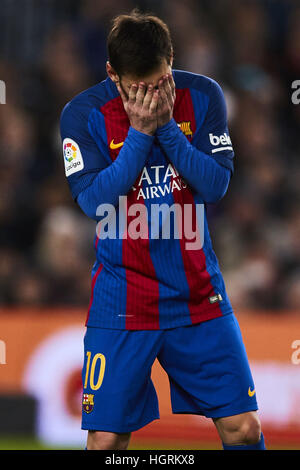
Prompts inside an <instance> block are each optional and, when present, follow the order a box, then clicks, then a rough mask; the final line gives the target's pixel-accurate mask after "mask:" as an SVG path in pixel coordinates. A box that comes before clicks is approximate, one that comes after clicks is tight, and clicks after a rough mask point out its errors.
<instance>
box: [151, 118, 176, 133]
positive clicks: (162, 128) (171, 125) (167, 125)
mask: <svg viewBox="0 0 300 470" xmlns="http://www.w3.org/2000/svg"><path fill="white" fill-rule="evenodd" d="M174 128H178V126H177V123H176V121H175V119H174V118H173V117H172V118H171V119H170V120H169V121H168V122H166V123H164V124H161V125H160V126H158V127H157V129H156V133H157V134H163V133H164V132H167V131H169V130H170V129H174Z"/></svg>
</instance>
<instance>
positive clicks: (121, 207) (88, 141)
mask: <svg viewBox="0 0 300 470" xmlns="http://www.w3.org/2000/svg"><path fill="white" fill-rule="evenodd" d="M173 77H174V81H175V85H176V100H175V105H174V113H173V119H172V120H171V121H170V122H169V123H168V124H166V125H165V126H163V127H161V128H158V129H157V132H156V134H155V135H154V136H149V135H146V134H143V133H141V132H138V131H136V130H135V129H133V128H132V127H131V126H130V122H129V119H128V116H127V114H126V112H125V109H124V106H123V103H122V99H121V97H120V95H119V93H118V91H117V88H116V86H115V84H114V83H113V82H112V80H111V79H110V78H107V79H106V80H104V81H103V82H101V83H99V84H97V85H95V86H93V87H91V88H89V89H88V90H85V91H84V92H82V93H80V94H79V95H77V96H76V97H75V98H74V99H73V100H72V101H70V102H69V103H68V104H67V105H66V106H65V108H64V110H63V112H62V115H61V137H62V141H63V155H64V163H65V173H66V177H67V180H68V183H69V187H70V190H71V193H72V196H73V198H74V200H76V201H77V203H78V204H79V206H80V207H81V208H82V210H83V211H84V212H85V213H86V214H87V215H88V216H89V217H91V218H92V219H94V220H95V221H96V223H97V230H96V235H95V243H94V246H95V253H96V261H95V263H94V266H93V268H92V281H91V299H90V304H89V307H88V315H87V321H86V325H88V326H94V327H102V328H117V329H130V330H145V329H147V330H148V329H153V330H157V329H167V328H174V327H177V326H183V325H191V324H195V323H199V322H202V321H206V320H209V319H212V318H216V317H219V316H222V315H226V314H229V313H231V312H232V307H231V304H230V301H229V298H228V296H227V293H226V289H225V285H224V280H223V276H222V273H221V271H220V268H219V264H218V260H217V257H216V255H215V252H214V250H213V247H212V243H211V238H210V234H209V229H208V223H207V217H206V206H205V205H206V204H207V203H211V202H216V201H218V200H219V199H220V198H222V197H223V196H224V194H225V192H226V190H227V187H228V184H229V180H230V177H231V175H232V173H233V156H234V152H233V148H232V143H231V140H230V137H229V132H228V125H227V113H226V104H225V99H224V95H223V92H222V89H221V87H220V86H219V85H218V84H217V83H216V82H215V81H214V80H212V79H210V78H208V77H205V76H202V75H197V74H193V73H189V72H185V71H181V70H173ZM112 209H114V211H113V210H112ZM153 214H154V215H155V216H154V215H153ZM104 226H105V228H104ZM108 227H109V230H108ZM165 229H167V230H166V232H164V230H165ZM166 233H167V236H163V235H165V234H166ZM132 234H134V235H132ZM193 237H194V240H193ZM196 240H198V241H199V240H201V243H198V244H196V243H194V244H193V242H196Z"/></svg>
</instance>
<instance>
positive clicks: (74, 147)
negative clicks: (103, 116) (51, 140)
mask: <svg viewBox="0 0 300 470" xmlns="http://www.w3.org/2000/svg"><path fill="white" fill-rule="evenodd" d="M63 153H64V163H65V173H66V176H70V175H72V174H73V173H76V172H77V171H80V170H82V169H83V168H84V163H83V158H82V155H81V152H80V148H79V146H78V144H77V143H76V142H75V141H74V140H73V139H69V138H66V139H64V141H63Z"/></svg>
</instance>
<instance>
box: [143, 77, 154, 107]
mask: <svg viewBox="0 0 300 470" xmlns="http://www.w3.org/2000/svg"><path fill="white" fill-rule="evenodd" d="M153 90H154V88H153V85H152V83H150V84H149V85H148V88H147V92H146V94H145V98H144V102H143V107H144V108H146V109H148V108H149V106H150V103H151V100H152V96H153Z"/></svg>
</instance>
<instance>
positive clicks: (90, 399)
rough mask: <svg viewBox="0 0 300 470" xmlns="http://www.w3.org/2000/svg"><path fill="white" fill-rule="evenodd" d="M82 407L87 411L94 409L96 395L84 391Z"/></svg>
mask: <svg viewBox="0 0 300 470" xmlns="http://www.w3.org/2000/svg"><path fill="white" fill-rule="evenodd" d="M82 409H83V411H85V412H86V413H90V412H91V411H93V409H94V395H93V394H91V393H84V394H83V397H82Z"/></svg>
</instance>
